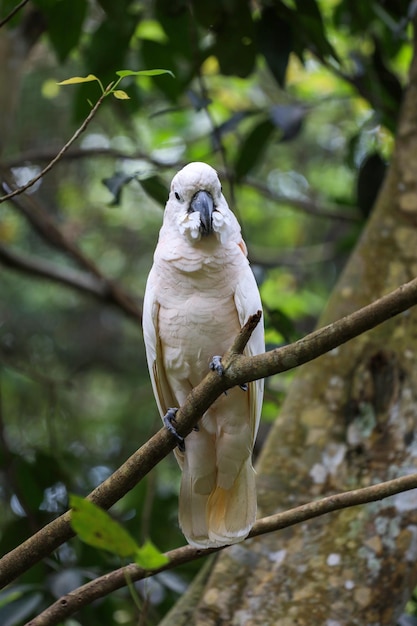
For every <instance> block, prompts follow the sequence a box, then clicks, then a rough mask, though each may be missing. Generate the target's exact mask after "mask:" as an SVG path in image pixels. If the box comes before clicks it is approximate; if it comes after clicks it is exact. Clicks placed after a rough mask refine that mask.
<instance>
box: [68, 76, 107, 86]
mask: <svg viewBox="0 0 417 626" xmlns="http://www.w3.org/2000/svg"><path fill="white" fill-rule="evenodd" d="M93 80H97V81H98V82H100V81H99V79H98V78H97V76H94V74H89V75H88V76H73V77H72V78H67V79H66V80H61V82H60V83H58V85H78V84H79V83H91V81H93Z"/></svg>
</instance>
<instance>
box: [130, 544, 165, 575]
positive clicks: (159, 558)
mask: <svg viewBox="0 0 417 626" xmlns="http://www.w3.org/2000/svg"><path fill="white" fill-rule="evenodd" d="M135 563H136V565H139V567H143V569H157V568H158V567H162V566H163V565H166V564H167V563H169V558H168V557H167V556H165V554H163V553H162V552H161V551H160V550H158V548H157V547H156V546H155V545H154V544H153V543H152V541H149V540H148V541H145V543H144V544H143V546H142V547H140V548H138V550H137V552H136V554H135Z"/></svg>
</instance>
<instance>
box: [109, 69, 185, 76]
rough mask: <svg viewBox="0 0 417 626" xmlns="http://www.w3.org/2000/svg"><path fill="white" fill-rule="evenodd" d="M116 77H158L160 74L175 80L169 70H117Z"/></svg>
mask: <svg viewBox="0 0 417 626" xmlns="http://www.w3.org/2000/svg"><path fill="white" fill-rule="evenodd" d="M116 74H117V76H120V77H121V78H125V76H160V75H161V74H169V75H170V76H172V78H175V75H174V74H173V73H172V72H171V70H158V69H155V70H137V71H134V70H119V71H118V72H116Z"/></svg>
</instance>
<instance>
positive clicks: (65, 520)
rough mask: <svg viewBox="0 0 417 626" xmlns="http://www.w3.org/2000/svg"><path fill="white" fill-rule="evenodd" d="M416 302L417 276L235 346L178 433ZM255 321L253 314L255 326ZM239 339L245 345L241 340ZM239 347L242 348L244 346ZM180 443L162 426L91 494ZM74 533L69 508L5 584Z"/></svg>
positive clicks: (189, 403)
mask: <svg viewBox="0 0 417 626" xmlns="http://www.w3.org/2000/svg"><path fill="white" fill-rule="evenodd" d="M415 304H417V279H414V280H412V281H410V282H409V283H406V284H404V285H401V287H399V288H398V289H395V290H394V291H392V292H391V293H389V294H387V295H385V296H383V297H382V298H380V299H379V300H377V301H376V302H373V303H372V304H369V305H368V306H365V307H363V308H362V309H359V310H358V311H355V312H354V313H352V314H351V315H348V316H346V317H343V318H342V319H340V320H338V321H336V322H334V323H333V324H329V325H328V326H324V327H323V328H320V329H319V330H317V331H315V332H313V333H311V334H309V335H307V336H306V337H304V338H303V339H301V340H299V341H296V342H295V343H293V344H291V345H288V346H284V347H283V348H278V349H276V350H272V351H270V352H267V353H265V354H261V355H258V356H254V357H246V356H242V355H240V354H236V352H237V350H236V349H235V350H233V348H232V349H231V350H229V351H228V352H227V353H226V355H225V356H224V358H223V361H222V362H223V366H224V368H225V374H224V376H222V377H219V376H218V374H217V373H214V372H209V373H208V375H207V376H206V377H205V379H204V380H203V381H202V382H201V383H200V384H199V385H198V386H197V387H196V388H195V389H193V390H192V391H191V393H190V394H189V396H188V397H187V399H186V401H185V403H184V404H183V406H182V407H181V409H180V410H179V412H178V414H177V419H178V426H177V430H178V432H179V433H180V434H181V435H182V436H184V437H185V436H186V435H188V434H189V433H190V432H191V430H192V428H193V427H194V426H195V425H196V423H197V422H198V420H199V419H200V417H201V416H202V415H203V414H204V413H205V412H206V411H207V409H208V408H209V407H210V405H211V404H212V403H213V402H214V401H215V400H216V398H218V397H219V396H220V395H221V394H222V393H223V392H224V391H226V390H227V389H230V388H231V387H234V386H236V385H240V384H244V383H245V382H249V381H252V380H256V379H258V378H264V377H267V376H271V375H273V374H278V373H280V372H284V371H287V370H290V369H293V368H294V367H297V366H298V365H301V364H303V363H307V362H308V361H311V360H313V359H315V358H317V357H318V356H320V355H322V354H325V353H326V352H328V351H329V350H332V349H333V348H336V347H337V346H339V345H341V344H343V343H345V342H346V341H348V340H349V339H353V338H354V337H357V336H358V335H360V334H362V333H364V332H365V331H367V330H370V329H371V328H374V327H375V326H378V324H381V323H382V322H384V321H386V320H388V319H390V318H392V317H393V316H394V315H397V314H399V313H401V312H403V311H406V310H407V309H408V308H410V307H411V306H413V305H415ZM252 322H253V319H252V318H251V320H249V323H248V324H249V326H250V324H251V323H252ZM245 328H246V330H245V329H243V330H242V331H241V333H243V334H245V333H246V332H247V325H245ZM241 333H240V334H239V336H240V335H241ZM248 338H249V333H248ZM236 341H237V343H238V344H240V339H239V338H237V339H236ZM234 345H235V344H234ZM238 347H239V348H241V344H240V345H239V346H238ZM175 443H176V442H175V440H174V438H173V437H172V435H171V434H170V433H169V432H168V431H167V430H166V429H164V428H162V429H161V430H160V431H159V432H158V433H156V435H154V436H153V437H151V439H149V441H147V442H146V443H145V444H144V445H143V446H142V447H141V448H140V449H139V450H137V451H136V452H135V453H134V454H133V455H132V456H131V457H130V458H129V459H128V460H127V461H126V462H125V463H124V464H123V465H122V466H121V467H120V468H119V469H118V470H116V472H114V474H112V476H110V477H109V478H108V479H107V480H106V481H104V482H103V483H102V484H101V485H99V486H98V487H97V488H96V489H95V490H94V491H93V492H92V493H91V494H90V496H89V498H90V499H91V500H92V501H93V502H95V503H96V504H97V505H99V506H101V507H103V508H104V509H108V508H110V507H111V506H112V505H113V504H114V503H115V502H117V501H118V500H119V499H120V498H122V497H123V496H124V495H125V494H126V493H127V492H128V491H130V489H132V488H133V487H134V486H135V485H136V484H137V483H138V482H139V481H140V480H141V479H142V478H143V477H144V476H145V475H146V474H147V473H148V472H149V471H150V470H151V469H152V468H153V467H155V465H157V463H159V461H161V460H162V459H163V458H164V457H165V456H166V455H167V454H168V452H169V451H170V450H172V449H173V448H174V446H175ZM72 535H73V533H72V530H71V526H70V514H69V512H67V513H65V514H64V515H62V516H61V517H59V518H57V519H55V520H54V521H53V522H51V523H50V524H48V525H47V526H45V527H44V528H42V529H41V530H40V531H38V532H37V533H36V534H35V535H33V536H32V537H30V538H29V539H27V540H26V541H25V542H24V543H23V544H21V545H20V546H18V547H17V548H15V549H14V550H12V551H11V552H9V553H8V554H6V555H5V556H4V557H3V558H2V559H1V560H0V588H1V587H2V586H4V585H6V584H7V583H9V582H11V581H12V580H13V579H14V578H16V577H17V576H19V575H20V574H22V573H23V572H24V571H26V570H27V569H28V568H30V567H32V566H33V565H34V564H35V563H37V562H38V561H39V560H41V559H42V558H44V557H45V556H47V555H48V554H50V552H52V551H53V550H55V549H56V548H57V547H58V546H59V545H61V543H63V542H65V541H67V540H68V539H69V538H70V537H71V536H72Z"/></svg>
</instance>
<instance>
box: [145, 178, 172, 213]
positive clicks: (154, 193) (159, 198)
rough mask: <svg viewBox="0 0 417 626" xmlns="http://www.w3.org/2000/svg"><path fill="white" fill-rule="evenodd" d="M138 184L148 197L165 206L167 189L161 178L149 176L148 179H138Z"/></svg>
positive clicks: (167, 194)
mask: <svg viewBox="0 0 417 626" xmlns="http://www.w3.org/2000/svg"><path fill="white" fill-rule="evenodd" d="M138 182H139V183H140V185H141V186H142V187H143V189H144V190H145V192H146V193H147V194H148V196H150V197H151V198H152V199H153V200H155V201H156V202H158V204H161V205H162V206H165V204H166V201H167V200H168V196H169V189H168V187H167V186H166V185H165V183H164V181H163V180H162V178H160V176H149V177H148V178H141V179H138Z"/></svg>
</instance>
